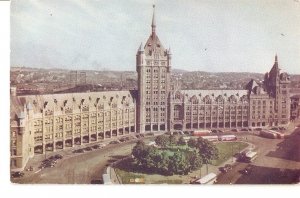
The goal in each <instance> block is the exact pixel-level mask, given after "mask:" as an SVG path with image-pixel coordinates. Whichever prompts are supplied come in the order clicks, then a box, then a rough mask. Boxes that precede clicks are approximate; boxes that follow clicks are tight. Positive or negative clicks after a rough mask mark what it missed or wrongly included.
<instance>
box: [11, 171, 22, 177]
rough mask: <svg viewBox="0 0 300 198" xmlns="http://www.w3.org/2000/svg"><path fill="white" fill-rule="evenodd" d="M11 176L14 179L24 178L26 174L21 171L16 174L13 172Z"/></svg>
mask: <svg viewBox="0 0 300 198" xmlns="http://www.w3.org/2000/svg"><path fill="white" fill-rule="evenodd" d="M10 176H11V177H12V178H17V177H23V176H24V173H23V172H21V171H16V172H12V173H11V174H10Z"/></svg>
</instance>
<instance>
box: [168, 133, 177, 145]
mask: <svg viewBox="0 0 300 198" xmlns="http://www.w3.org/2000/svg"><path fill="white" fill-rule="evenodd" d="M169 143H170V145H175V144H176V143H177V137H176V136H175V135H170V136H169Z"/></svg>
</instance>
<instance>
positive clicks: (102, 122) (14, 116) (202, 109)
mask: <svg viewBox="0 0 300 198" xmlns="http://www.w3.org/2000/svg"><path fill="white" fill-rule="evenodd" d="M151 28H152V32H151V35H150V36H149V38H148V40H147V42H146V44H145V45H144V46H143V45H142V44H141V45H140V47H139V48H138V51H137V54H136V71H137V73H138V90H137V91H109V92H91V93H70V94H53V95H29V96H16V90H15V89H14V88H13V87H12V88H11V115H10V118H11V119H10V127H11V168H12V169H23V168H24V167H25V165H26V163H27V161H28V159H29V158H30V157H32V156H34V155H35V154H44V153H45V152H47V151H50V152H52V151H55V150H57V149H64V148H67V147H74V146H76V145H82V144H87V143H92V142H98V141H102V140H104V139H106V138H112V137H118V136H122V135H127V134H131V133H145V132H169V131H170V132H175V131H193V130H195V129H214V128H215V129H231V128H263V127H270V126H280V125H287V124H288V122H289V120H290V106H291V104H290V97H289V84H290V80H289V76H288V75H287V74H286V73H281V72H280V69H279V65H278V59H277V56H276V57H275V63H274V65H273V67H272V69H271V71H270V72H269V73H266V75H265V79H264V82H263V83H257V82H255V81H254V80H251V81H250V82H249V83H248V84H247V86H246V87H245V89H244V90H180V88H179V87H178V86H177V85H176V84H175V83H171V82H170V74H171V65H172V63H171V60H172V54H171V50H170V49H165V48H164V47H163V45H162V43H161V42H160V40H159V38H158V36H157V33H156V23H155V15H154V13H153V18H152V25H151Z"/></svg>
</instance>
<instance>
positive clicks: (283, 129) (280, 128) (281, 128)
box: [278, 127, 286, 131]
mask: <svg viewBox="0 0 300 198" xmlns="http://www.w3.org/2000/svg"><path fill="white" fill-rule="evenodd" d="M278 129H279V130H280V131H285V130H286V128H285V127H278Z"/></svg>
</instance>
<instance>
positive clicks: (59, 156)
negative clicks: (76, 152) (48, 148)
mask: <svg viewBox="0 0 300 198" xmlns="http://www.w3.org/2000/svg"><path fill="white" fill-rule="evenodd" d="M54 157H55V159H62V158H63V156H62V155H60V154H56V155H54Z"/></svg>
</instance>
